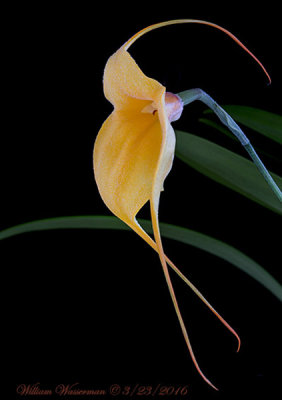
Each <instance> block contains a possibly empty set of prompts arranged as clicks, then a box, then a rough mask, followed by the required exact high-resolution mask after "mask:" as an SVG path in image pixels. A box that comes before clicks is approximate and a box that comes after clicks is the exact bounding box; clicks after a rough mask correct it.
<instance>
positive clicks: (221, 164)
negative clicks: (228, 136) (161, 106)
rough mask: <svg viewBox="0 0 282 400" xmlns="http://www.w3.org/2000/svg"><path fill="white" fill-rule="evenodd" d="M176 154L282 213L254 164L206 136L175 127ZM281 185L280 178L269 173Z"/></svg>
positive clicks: (204, 171)
mask: <svg viewBox="0 0 282 400" xmlns="http://www.w3.org/2000/svg"><path fill="white" fill-rule="evenodd" d="M176 137H177V140H176V153H175V154H176V156H177V157H178V158H180V159H181V160H182V161H184V162H185V163H186V164H188V165H190V166H191V167H193V168H195V169H196V170H197V171H199V172H200V173H202V174H204V175H206V176H208V177H209V178H211V179H213V180H215V181H217V182H219V183H221V184H222V185H225V186H227V187H229V188H230V189H232V190H235V191H236V192H238V193H240V194H242V195H244V196H246V197H248V198H249V199H251V200H253V201H256V202H257V203H259V204H261V205H262V206H264V207H267V208H269V209H270V210H272V211H275V212H276V213H278V214H280V215H282V205H281V203H280V202H279V200H278V199H277V198H276V197H275V195H274V194H273V192H272V191H271V189H270V188H269V186H268V185H267V183H266V182H265V180H264V179H263V177H262V176H261V175H260V173H259V172H258V170H257V169H256V167H255V165H254V164H253V163H252V162H251V161H249V160H247V159H245V158H244V157H242V156H239V155H237V154H235V153H233V152H232V151H230V150H227V149H225V148H223V147H221V146H219V145H217V144H215V143H212V142H210V141H208V140H206V139H203V138H200V137H198V136H195V135H192V134H191V133H187V132H182V131H176ZM271 175H272V177H273V179H274V180H275V182H276V183H277V185H278V186H279V187H280V189H282V178H281V177H279V176H278V175H276V174H274V173H271Z"/></svg>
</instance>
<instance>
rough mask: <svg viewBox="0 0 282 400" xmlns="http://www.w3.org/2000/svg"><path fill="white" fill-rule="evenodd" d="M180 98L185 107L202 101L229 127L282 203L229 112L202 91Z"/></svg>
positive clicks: (187, 91) (271, 181)
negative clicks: (196, 101)
mask: <svg viewBox="0 0 282 400" xmlns="http://www.w3.org/2000/svg"><path fill="white" fill-rule="evenodd" d="M178 96H179V97H180V98H181V100H182V101H183V105H187V104H190V103H192V102H193V101H195V100H199V101H202V102H203V103H205V104H206V105H207V106H208V107H209V108H210V109H211V110H212V111H214V113H215V114H216V115H217V116H218V118H219V119H220V121H221V122H222V123H223V124H224V125H225V126H227V128H228V129H229V130H230V131H231V132H232V133H233V134H234V135H235V136H236V137H237V139H238V140H239V141H240V143H241V144H242V146H243V147H244V148H245V149H246V151H247V152H248V154H249V155H250V157H251V159H252V160H253V162H254V164H255V165H256V167H257V168H258V170H259V172H260V173H261V174H262V176H263V177H264V179H265V180H266V182H267V183H268V185H269V186H270V188H271V189H272V191H273V192H274V194H275V195H276V197H277V198H278V200H279V201H280V202H282V192H281V190H280V189H279V187H278V186H277V184H276V183H275V182H274V180H273V178H272V177H271V175H270V174H269V172H268V170H267V169H266V167H265V166H264V164H263V162H262V161H261V159H260V158H259V156H258V155H257V153H256V151H255V149H254V148H253V146H252V145H251V143H250V141H249V139H248V138H247V136H246V135H245V134H244V132H243V131H242V130H241V128H240V127H239V126H238V125H237V124H236V122H235V121H234V120H233V119H232V118H231V117H230V115H229V114H227V112H226V111H225V110H224V109H223V108H222V107H220V105H218V104H217V103H216V102H215V101H214V100H213V99H212V98H211V97H210V96H209V95H208V94H207V93H205V92H204V91H203V90H202V89H190V90H185V91H184V92H181V93H178Z"/></svg>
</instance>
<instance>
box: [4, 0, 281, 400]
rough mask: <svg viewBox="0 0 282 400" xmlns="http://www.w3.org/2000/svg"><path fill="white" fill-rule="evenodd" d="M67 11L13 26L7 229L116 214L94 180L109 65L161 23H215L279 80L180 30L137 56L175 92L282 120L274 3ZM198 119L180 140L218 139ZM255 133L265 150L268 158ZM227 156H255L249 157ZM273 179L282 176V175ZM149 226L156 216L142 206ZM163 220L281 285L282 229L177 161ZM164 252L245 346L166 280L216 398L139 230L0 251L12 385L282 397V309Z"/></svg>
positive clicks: (222, 44)
mask: <svg viewBox="0 0 282 400" xmlns="http://www.w3.org/2000/svg"><path fill="white" fill-rule="evenodd" d="M40 4H41V3H40ZM60 4H61V5H60V6H58V5H56V6H55V5H53V6H48V5H47V3H46V4H45V5H42V4H41V5H40V6H38V5H33V6H29V7H27V6H26V5H25V7H23V8H19V7H18V6H17V7H16V6H14V9H13V10H12V11H11V12H10V13H9V14H8V15H7V20H8V21H9V23H8V27H7V30H6V32H5V39H6V43H8V50H9V57H7V64H8V69H9V71H8V72H9V74H8V75H7V83H8V87H9V91H8V94H7V98H6V102H5V103H6V105H7V106H8V109H9V110H11V116H10V114H9V113H8V112H7V115H9V117H8V126H6V128H5V129H4V133H3V134H2V136H3V138H2V139H3V141H4V144H3V145H2V149H3V150H4V151H3V153H4V154H3V156H2V161H3V167H2V174H3V180H2V196H1V202H2V207H1V209H2V217H1V228H2V229H3V228H6V227H9V226H12V225H16V224H19V223H23V222H28V221H31V220H36V219H40V218H49V217H56V216H66V215H100V214H101V215H110V212H109V211H108V210H107V208H106V206H105V205H104V204H103V202H102V200H101V199H100V197H99V194H98V190H97V187H96V185H95V182H94V178H93V167H92V150H93V145H94V140H95V137H96V134H97V132H98V131H99V129H100V126H101V124H102V123H103V121H104V120H105V119H106V118H107V116H108V115H109V113H110V112H111V110H112V106H111V105H110V104H109V103H108V102H107V101H106V99H105V98H104V95H103V88H102V76H103V68H104V65H105V63H106V61H107V59H108V57H109V56H110V55H111V54H112V53H113V52H114V51H116V50H117V49H118V48H119V47H120V45H121V44H123V43H124V42H125V41H126V40H127V39H128V38H129V37H130V36H132V35H133V34H134V33H135V32H137V31H138V30H140V29H142V28H143V27H145V26H148V25H150V24H152V23H156V22H160V21H164V20H168V19H174V18H198V19H206V20H209V21H212V22H214V23H218V24H220V25H222V26H224V27H225V28H227V29H229V30H230V31H231V32H233V33H234V34H235V35H237V36H238V38H239V39H240V40H241V41H243V42H244V44H246V45H247V46H248V47H249V49H250V50H251V51H253V52H254V53H255V55H256V56H257V57H258V58H259V59H260V60H261V61H262V62H263V63H264V65H265V67H266V68H267V69H268V71H269V73H270V75H271V77H272V85H271V86H268V85H267V78H266V76H264V74H263V72H262V71H261V69H260V68H259V67H258V65H256V63H255V62H254V61H253V60H252V59H251V58H250V57H249V56H248V55H247V54H246V53H244V51H243V50H242V49H240V48H239V46H238V45H236V44H235V43H234V42H232V41H231V40H230V39H229V38H228V37H226V36H225V35H224V34H223V33H222V32H218V31H216V30H214V29H212V28H210V27H206V26H200V25H192V24H191V25H183V26H174V27H173V26H171V27H167V28H162V29H160V30H157V31H153V32H151V33H149V34H147V35H145V36H144V37H142V39H140V40H139V41H138V42H136V44H134V46H132V48H131V49H130V53H131V54H132V55H133V57H134V58H135V59H136V61H137V63H138V64H139V65H140V67H141V68H142V70H143V71H144V72H145V73H146V74H147V75H149V76H151V77H153V78H155V79H157V80H159V81H160V82H161V83H163V84H164V85H165V86H166V87H167V90H168V91H172V92H176V93H177V92H179V91H182V90H185V89H189V88H193V87H200V88H202V89H204V90H205V91H206V92H207V93H209V94H210V95H211V96H212V97H213V98H215V100H217V101H218V102H219V103H220V104H242V105H249V106H254V107H260V108H264V109H266V110H269V111H273V112H278V113H281V100H280V93H281V89H282V81H281V67H282V61H281V52H280V51H279V49H278V47H279V43H280V39H281V26H280V25H279V24H278V15H277V14H278V13H279V12H278V10H277V9H273V8H271V7H270V5H269V4H268V7H267V8H266V7H265V6H261V8H260V9H259V8H258V6H256V8H254V9H252V10H249V11H246V9H245V8H244V9H243V8H242V7H241V6H239V5H238V4H237V6H236V8H235V6H234V7H233V8H232V6H226V7H225V8H219V7H215V6H214V5H213V7H210V8H207V7H205V6H204V5H201V6H198V7H194V9H193V7H192V6H191V5H189V6H188V5H187V6H185V7H180V6H179V5H177V8H175V9H173V8H172V4H170V5H167V6H166V7H164V6H162V7H158V4H156V3H154V4H153V5H149V4H148V5H145V4H143V3H142V4H137V3H136V4H132V5H131V6H129V7H126V6H125V5H124V6H123V7H122V6H117V7H113V6H111V5H109V4H106V5H105V6H104V7H102V6H99V7H98V6H96V7H94V6H83V5H81V4H80V5H78V4H76V5H69V4H65V5H64V6H63V5H62V4H63V3H60ZM203 110H204V107H203V106H202V105H201V104H199V103H198V104H192V105H191V106H189V107H187V108H186V109H185V110H184V113H183V117H182V118H181V119H180V120H179V121H177V122H176V123H175V124H174V127H175V128H180V129H183V130H187V131H190V132H192V133H195V134H199V135H202V136H204V137H208V136H205V132H211V131H210V130H209V131H208V130H207V128H205V127H204V126H203V125H201V124H200V123H199V122H198V121H197V120H198V118H199V117H200V116H201V114H202V111H203ZM213 134H214V138H213V139H214V140H215V141H217V142H218V143H220V144H223V145H227V146H228V145H230V143H229V142H228V143H227V142H225V139H224V138H220V137H219V136H218V135H216V134H215V133H213ZM248 134H249V135H250V139H251V141H252V142H253V144H254V145H255V146H256V145H260V146H267V145H268V144H267V142H265V141H263V139H261V138H259V137H257V136H256V135H255V134H254V133H253V132H248ZM207 135H209V133H207ZM232 150H234V151H236V152H238V153H239V154H241V155H243V154H244V153H243V150H242V149H241V148H240V145H239V144H238V146H236V145H233V147H232ZM278 152H279V150H277V153H278ZM268 167H269V168H270V169H272V170H273V171H274V172H277V173H280V174H281V166H279V165H275V164H271V163H270V164H268ZM279 169H280V171H279ZM140 216H141V217H143V218H149V212H148V208H147V207H145V208H144V210H142V212H141V213H140ZM159 218H160V221H162V222H168V223H172V224H175V225H181V226H186V227H188V228H191V229H194V230H197V231H200V232H203V233H206V234H208V235H211V236H213V237H216V238H218V239H221V240H223V241H225V242H227V243H229V244H231V245H233V246H234V247H236V248H238V249H239V250H241V251H243V252H245V253H246V254H247V255H249V256H250V257H252V258H253V259H254V260H256V261H257V262H258V263H260V264H261V265H262V266H263V267H264V268H266V269H267V270H268V271H269V272H270V273H271V274H272V275H273V276H274V277H275V278H276V279H278V280H280V281H281V278H282V276H281V239H280V240H279V228H280V226H281V222H280V220H279V217H278V216H277V215H276V214H274V213H273V212H271V211H268V210H266V209H264V208H263V207H261V206H259V205H256V204H255V203H253V202H251V201H249V200H247V199H245V198H243V197H241V196H240V195H238V194H236V193H234V192H231V191H230V190H229V189H226V188H223V187H221V186H220V185H219V184H217V183H215V182H213V181H211V180H209V179H208V178H205V177H204V176H202V175H200V174H199V173H197V172H196V171H194V170H192V169H191V168H189V167H188V166H187V165H185V164H183V163H182V162H181V161H179V160H177V159H176V160H175V163H174V166H173V170H172V171H171V173H170V175H169V177H168V178H167V180H166V183H165V192H164V193H163V194H162V196H161V205H160V213H159ZM163 244H164V248H165V251H166V253H167V254H168V255H169V256H170V257H171V258H172V259H173V260H174V262H175V263H176V265H178V266H179V268H180V269H181V270H182V271H183V273H184V274H186V275H187V276H188V277H189V278H190V279H191V280H192V282H194V284H195V285H196V286H197V287H199V289H201V291H202V292H203V293H204V294H205V295H206V297H207V298H208V299H209V301H210V302H211V303H212V304H213V305H214V307H215V308H216V309H217V310H218V311H219V312H220V313H221V314H222V315H223V316H224V317H225V318H226V319H227V320H228V322H230V324H231V325H232V326H233V327H234V328H235V329H236V330H237V331H238V333H239V334H240V337H241V340H242V349H241V351H240V352H239V353H238V354H237V353H236V351H235V350H236V341H235V339H234V338H233V337H232V336H231V334H230V333H229V332H228V331H226V329H225V328H224V327H223V326H222V325H221V324H220V322H219V321H218V320H217V319H216V318H215V317H214V316H213V315H211V313H210V312H209V311H208V310H207V309H206V307H205V306H204V305H203V304H201V302H200V301H199V300H198V299H197V298H196V296H195V295H194V294H193V293H191V292H190V290H189V289H188V288H187V287H186V286H185V284H183V283H182V282H181V281H180V280H179V279H178V277H176V276H175V275H174V274H173V273H172V274H171V276H172V279H173V283H174V286H175V291H176V295H177V297H178V300H179V304H180V307H181V310H182V314H183V318H184V320H185V322H186V324H187V329H188V332H189V334H190V338H191V342H192V345H193V348H194V351H195V354H196V357H197V359H198V361H199V364H200V366H201V367H202V369H203V371H204V372H205V373H206V375H207V376H208V378H209V379H210V380H211V381H212V382H213V383H214V384H215V385H216V386H218V387H219V388H220V391H219V392H215V391H213V390H212V389H211V388H210V387H209V386H208V385H206V384H205V383H204V382H203V381H202V379H201V378H200V377H199V375H198V374H197V372H196V370H195V368H194V366H193V364H192V361H191V359H190V357H189V354H188V352H187V348H186V345H185V342H184V339H183V337H182V333H181V330H180V327H179V324H178V321H177V318H176V316H175V312H174V309H173V305H172V303H171V299H170V296H169V293H168V290H167V287H166V283H165V280H164V276H163V273H162V270H161V266H160V263H159V260H158V257H157V255H156V254H154V253H153V251H152V250H151V249H150V248H149V247H148V246H147V245H146V244H145V243H143V242H142V240H140V239H139V238H138V237H137V236H136V235H135V234H134V233H130V232H119V233H117V232H110V231H99V232H98V231H83V230H81V231H67V230H64V231H50V232H41V233H32V234H26V235H22V236H18V237H15V238H13V239H8V240H6V241H5V242H2V243H1V253H2V256H3V259H4V260H5V262H4V264H3V268H4V269H5V270H7V271H10V272H11V286H12V289H13V291H12V293H13V294H12V296H13V299H15V301H14V304H15V306H14V312H13V314H12V315H13V324H12V332H13V334H12V337H13V339H12V341H11V344H10V347H11V349H12V350H13V357H12V359H13V365H14V371H13V374H12V375H13V378H14V377H15V384H16V386H17V385H19V384H21V383H26V384H28V383H30V384H31V383H35V382H40V383H41V386H42V387H43V388H53V387H55V386H56V385H57V384H60V383H70V384H71V383H75V382H79V383H80V386H81V387H83V388H97V389H104V388H106V389H107V388H109V386H110V385H111V384H114V383H117V384H120V385H125V384H127V385H131V386H133V385H135V384H137V383H140V385H141V384H144V385H152V386H154V385H156V384H158V383H161V384H163V385H173V386H175V387H177V386H178V385H183V386H184V385H188V388H189V392H188V394H187V395H186V397H187V398H189V399H198V398H202V396H204V397H205V398H210V399H213V398H218V399H225V398H231V397H232V395H234V397H238V396H240V397H243V398H244V396H246V397H247V396H249V395H253V396H254V397H253V398H256V397H255V396H257V395H258V394H263V395H265V396H270V397H267V398H272V397H271V396H274V395H275V394H277V393H279V366H278V367H277V366H276V365H277V363H278V362H279V361H280V359H281V343H280V342H281V305H280V303H279V301H278V300H277V299H276V298H275V297H274V296H273V295H272V294H270V292H268V291H267V290H266V289H265V288H263V287H262V286H261V285H259V284H258V283H257V282H256V281H254V280H253V279H252V278H250V277H248V276H247V275H245V274H244V273H243V272H240V271H239V270H238V269H237V268H234V267H233V266H231V265H229V264H228V263H226V262H224V261H222V260H220V259H217V258H216V257H214V256H211V255H208V254H205V253H203V252H201V251H199V250H196V249H194V248H192V247H189V246H187V245H183V244H179V243H176V242H175V243H174V242H173V241H171V240H166V239H164V240H163ZM280 372H281V370H280ZM13 391H14V392H15V386H14V387H13Z"/></svg>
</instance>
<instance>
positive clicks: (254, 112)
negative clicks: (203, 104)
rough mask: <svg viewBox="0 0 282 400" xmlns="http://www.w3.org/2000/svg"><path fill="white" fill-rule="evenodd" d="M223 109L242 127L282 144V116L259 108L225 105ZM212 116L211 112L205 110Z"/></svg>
mask: <svg viewBox="0 0 282 400" xmlns="http://www.w3.org/2000/svg"><path fill="white" fill-rule="evenodd" d="M223 109H224V110H225V111H226V112H227V113H228V114H230V115H231V117H232V118H233V119H234V120H235V121H236V122H239V123H240V124H242V125H245V126H246V127H248V128H250V129H253V130H254V131H256V132H258V133H261V134H262V135H264V136H266V137H267V138H269V139H272V140H274V141H275V142H277V143H279V144H282V116H281V115H278V114H274V113H272V112H269V111H265V110H261V109H259V108H254V107H247V106H237V105H225V106H223ZM204 113H205V114H210V113H211V110H205V111H204Z"/></svg>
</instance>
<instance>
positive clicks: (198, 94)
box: [94, 19, 270, 390]
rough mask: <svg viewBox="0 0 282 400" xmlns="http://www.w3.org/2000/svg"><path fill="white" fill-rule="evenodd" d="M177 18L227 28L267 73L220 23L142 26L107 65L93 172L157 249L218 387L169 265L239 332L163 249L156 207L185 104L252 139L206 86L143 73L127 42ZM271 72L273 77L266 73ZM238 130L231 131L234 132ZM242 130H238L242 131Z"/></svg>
mask: <svg viewBox="0 0 282 400" xmlns="http://www.w3.org/2000/svg"><path fill="white" fill-rule="evenodd" d="M179 23H197V24H205V25H209V26H212V27H214V28H217V29H219V30H221V31H223V32H224V33H226V34H227V35H228V36H230V37H231V38H232V39H233V40H235V41H236V42H237V43H238V44H239V45H240V46H241V47H242V48H243V49H244V50H246V51H247V52H248V53H249V54H250V55H251V56H252V57H253V58H254V59H255V60H256V61H257V62H258V63H259V65H260V66H261V67H262V68H263V70H264V72H265V73H266V74H267V72H266V70H265V68H264V67H263V66H262V64H261V63H260V62H259V61H258V60H257V58H256V57H255V56H254V55H253V54H252V53H251V52H250V51H249V50H248V49H247V48H246V47H245V46H244V45H243V44H242V43H241V42H240V41H239V40H238V39H237V38H236V37H235V36H234V35H232V34H231V33H230V32H228V31H227V30H226V29H224V28H222V27H220V26H218V25H216V24H213V23H210V22H206V21H200V20H189V19H187V20H172V21H167V22H163V23H158V24H155V25H151V26H149V27H147V28H145V29H143V30H141V31H140V32H138V33H137V34H135V35H134V36H133V37H131V39H129V40H128V41H127V42H126V43H125V44H124V45H123V46H121V47H120V49H119V50H117V51H116V52H115V53H114V54H113V55H112V56H111V57H110V58H109V60H108V62H107V64H106V67H105V70H104V93H105V97H106V98H107V99H108V100H109V101H110V102H111V103H112V105H113V106H114V110H113V112H112V114H111V115H110V116H109V117H108V118H107V120H106V121H105V122H104V124H103V125H102V127H101V129H100V131H99V134H98V136H97V138H96V141H95V146H94V174H95V179H96V182H97V186H98V189H99V192H100V195H101V197H102V199H103V201H104V203H105V204H106V205H107V207H108V208H109V209H110V210H111V212H112V213H113V214H115V215H116V216H117V217H118V218H120V219H121V220H122V221H123V222H125V223H126V224H127V225H129V226H130V227H131V228H132V229H133V230H134V231H135V232H136V233H137V234H138V235H139V236H141V238H142V239H144V240H145V241H146V242H147V243H148V244H149V245H150V246H151V247H152V248H153V249H154V250H155V251H157V252H158V254H159V257H160V261H161V265H162V268H163V271H164V275H165V279H166V282H167V285H168V288H169V292H170V295H171V298H172V301H173V304H174V308H175V311H176V314H177V317H178V320H179V323H180V325H181V329H182V332H183V335H184V338H185V341H186V344H187V347H188V349H189V352H190V355H191V357H192V360H193V362H194V364H195V366H196V368H197V370H198V372H199V373H200V375H201V376H202V378H203V379H204V380H205V381H206V382H207V383H208V384H209V385H211V386H212V387H213V388H214V389H216V390H217V388H216V387H215V386H214V385H213V384H212V383H211V382H210V381H209V380H208V379H207V378H206V376H205V375H204V374H203V372H202V371H201V369H200V367H199V365H198V363H197V361H196V358H195V356H194V353H193V350H192V347H191V344H190V340H189V337H188V334H187V331H186V328H185V324H184V322H183V319H182V316H181V313H180V310H179V306H178V303H177V299H176V296H175V293H174V290H173V286H172V283H171V279H170V275H169V271H168V267H167V265H169V266H170V267H171V268H172V269H173V270H174V271H175V272H176V273H177V274H178V275H179V276H180V277H181V278H182V279H183V280H184V281H185V282H186V283H187V284H188V285H189V286H190V288H191V289H192V290H193V291H194V292H195V293H196V294H197V295H198V296H199V297H200V299H201V300H202V301H203V302H204V303H205V304H206V305H207V306H208V307H209V308H210V309H211V311H212V312H213V313H214V314H215V315H216V316H217V317H218V318H219V319H220V320H221V322H222V323H223V324H224V325H225V326H226V327H227V328H228V329H229V330H230V331H231V332H232V333H233V334H234V335H235V336H236V338H237V340H238V350H239V348H240V338H239V336H238V335H237V333H236V332H235V331H234V330H233V329H232V328H231V327H230V325H229V324H228V323H227V322H226V321H225V320H224V319H223V318H222V317H221V316H220V315H219V314H218V313H217V312H216V311H215V309H214V308H213V307H212V306H211V305H210V304H209V303H208V301H207V300H206V299H205V298H204V297H203V295H202V294H201V293H200V292H199V291H198V290H197V289H196V288H195V286H194V285H193V284H192V283H191V282H190V281H189V280H188V279H187V278H186V277H185V276H184V275H183V274H182V273H181V272H180V271H179V269H178V268H177V267H176V266H175V265H174V264H173V263H172V261H171V260H170V259H169V258H168V257H167V256H166V255H165V253H164V250H163V246H162V241H161V235H160V230H159V222H158V208H159V201H160V193H161V191H162V190H163V184H164V180H165V178H166V176H167V175H168V173H169V171H170V169H171V167H172V163H173V157H174V149H175V134H174V130H173V128H172V126H171V122H173V121H175V120H177V119H178V118H180V116H181V113H182V110H183V106H184V105H185V104H188V103H190V102H191V101H193V100H202V101H204V102H205V103H206V104H207V105H208V106H210V107H212V108H213V110H214V111H215V112H216V113H217V114H218V116H219V118H220V119H221V120H222V122H223V123H225V124H226V125H227V126H228V127H229V128H230V129H231V130H232V129H233V131H234V130H235V131H236V132H237V137H239V139H240V140H241V143H242V144H243V145H245V146H246V145H247V144H248V143H249V142H248V140H247V139H245V135H244V134H243V133H242V132H241V131H240V128H239V127H238V126H237V125H236V124H235V122H234V121H233V120H231V117H229V116H228V117H229V118H228V117H226V115H227V114H226V113H225V111H223V110H222V109H221V108H220V107H219V106H218V105H217V104H216V103H215V102H214V101H213V100H212V99H211V98H210V97H209V96H208V95H206V94H205V92H203V91H201V90H200V89H194V90H190V91H186V92H183V93H180V94H179V95H176V94H172V93H169V92H167V91H166V88H165V87H164V86H163V85H162V84H161V83H159V82H158V81H156V80H154V79H151V78H149V77H147V76H146V75H144V73H143V72H142V71H141V69H140V68H139V67H138V65H137V64H136V62H135V61H134V59H133V58H132V57H131V56H130V54H129V52H128V49H129V47H130V46H131V45H132V44H133V43H134V42H135V41H136V40H137V39H138V38H140V37H141V36H142V35H144V34H145V33H147V32H149V31H151V30H153V29H156V28H160V27H163V26H166V25H171V24H179ZM267 76H268V77H269V75H268V74H267ZM269 79H270V78H269ZM234 124H235V125H234ZM235 128H236V129H235ZM237 128H238V129H239V131H238V129H237ZM236 132H233V133H235V134H236ZM238 132H240V135H241V136H240V135H239V134H238ZM242 135H243V136H242ZM148 201H149V202H150V210H151V219H152V227H153V232H154V239H155V240H153V239H152V238H151V237H150V236H149V235H148V234H147V233H146V232H145V231H144V230H143V229H142V227H141V226H140V225H139V224H138V222H137V220H136V215H137V213H138V212H139V210H140V209H141V208H142V207H143V206H144V205H145V203H147V202H148ZM238 350H237V351H238Z"/></svg>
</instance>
